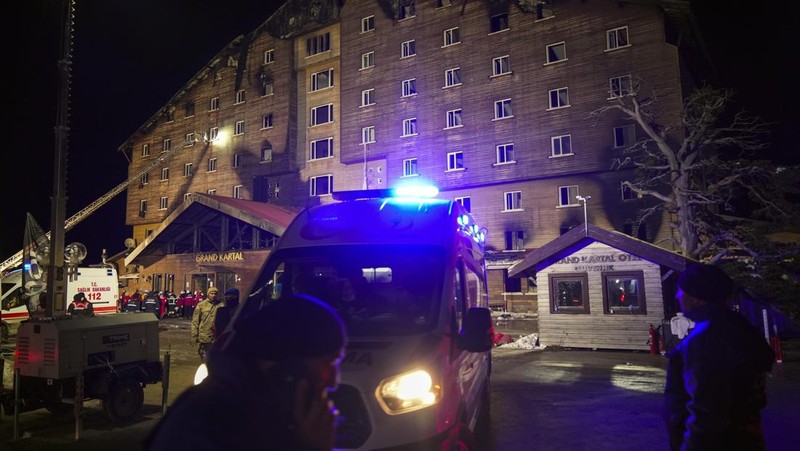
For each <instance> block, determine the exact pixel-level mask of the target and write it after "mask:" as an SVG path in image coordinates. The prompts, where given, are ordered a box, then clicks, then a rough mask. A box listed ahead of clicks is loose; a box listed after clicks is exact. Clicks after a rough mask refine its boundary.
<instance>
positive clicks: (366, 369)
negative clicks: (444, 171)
mask: <svg viewBox="0 0 800 451" xmlns="http://www.w3.org/2000/svg"><path fill="white" fill-rule="evenodd" d="M437 194H438V190H436V189H435V188H428V187H412V188H407V189H398V190H366V191H347V192H336V193H334V194H333V198H334V199H335V200H337V201H338V202H333V203H330V204H326V205H317V206H313V207H310V208H307V209H305V210H304V211H302V212H301V213H299V214H298V215H297V216H296V217H295V219H294V220H293V222H292V223H291V224H290V225H289V226H288V227H287V229H286V231H285V233H284V234H283V235H282V236H281V238H280V239H279V241H278V243H277V244H276V247H275V248H274V250H273V251H272V252H271V253H270V256H269V258H268V259H267V261H266V262H265V265H264V268H263V269H262V272H261V273H260V275H259V278H258V279H257V280H256V283H255V288H254V289H253V293H252V294H251V295H250V296H249V297H248V298H247V299H246V300H245V302H244V303H243V305H242V308H241V309H240V311H239V312H238V315H237V318H235V319H234V325H233V329H232V330H230V331H229V332H230V333H232V334H235V322H236V320H238V319H239V318H242V317H244V316H247V314H248V313H250V312H253V311H255V310H257V309H258V308H260V307H261V306H263V305H266V304H267V303H269V302H270V301H272V300H275V299H279V298H281V297H284V296H287V295H288V294H291V293H292V292H293V291H296V292H301V293H307V294H310V295H312V296H315V297H317V298H319V299H321V300H323V301H324V302H326V303H328V304H329V305H331V306H332V307H333V308H334V309H336V310H337V311H339V312H340V314H341V315H342V317H343V318H344V320H345V323H346V325H347V330H348V335H349V343H348V348H347V352H346V356H345V358H344V360H343V361H342V364H341V383H340V385H339V387H338V389H337V390H336V391H335V392H334V393H332V395H331V398H332V399H333V400H334V402H335V404H336V407H337V409H338V410H339V412H340V415H339V417H338V418H337V423H336V446H335V448H336V449H372V450H374V449H384V448H391V449H395V447H397V449H401V448H402V449H406V448H409V449H467V450H469V449H485V445H483V446H481V445H480V444H479V443H482V440H483V439H484V438H485V437H484V436H485V435H486V434H485V432H486V430H487V428H488V419H489V418H488V417H489V398H490V396H489V379H490V373H491V348H492V330H491V324H492V323H491V316H490V312H489V308H488V307H489V306H488V291H487V283H486V268H485V263H484V242H485V238H486V230H485V229H483V228H481V227H479V226H478V225H477V224H476V223H475V221H474V219H473V217H472V216H471V215H470V213H469V212H467V211H466V210H465V209H464V207H463V206H462V205H461V204H460V203H458V202H456V201H453V200H444V199H439V198H436V196H437ZM222 352H224V351H222Z"/></svg>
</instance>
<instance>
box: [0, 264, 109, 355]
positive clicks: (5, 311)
mask: <svg viewBox="0 0 800 451" xmlns="http://www.w3.org/2000/svg"><path fill="white" fill-rule="evenodd" d="M22 271H23V270H22V269H17V270H14V271H11V272H9V273H8V274H7V275H6V276H5V277H3V278H2V280H0V283H2V289H0V303H1V304H2V315H1V316H2V333H3V339H4V340H5V339H6V338H8V335H9V334H10V333H13V332H14V331H15V330H16V328H17V327H18V326H19V323H20V322H22V321H24V320H26V319H28V318H29V317H30V312H29V308H30V309H34V308H35V306H36V305H38V298H39V296H45V295H46V293H45V292H43V291H42V292H40V293H36V294H33V295H31V294H28V293H26V292H25V290H24V288H23V286H22ZM79 292H83V293H85V294H86V299H88V300H89V301H90V302H91V303H92V307H93V309H94V313H95V315H103V314H108V313H116V312H117V301H118V300H119V278H118V277H117V270H116V269H114V268H75V273H74V274H73V275H72V276H70V277H68V278H67V284H66V297H65V299H66V300H67V306H68V305H69V303H70V302H72V297H73V296H74V295H75V294H77V293H79ZM29 306H30V307H29Z"/></svg>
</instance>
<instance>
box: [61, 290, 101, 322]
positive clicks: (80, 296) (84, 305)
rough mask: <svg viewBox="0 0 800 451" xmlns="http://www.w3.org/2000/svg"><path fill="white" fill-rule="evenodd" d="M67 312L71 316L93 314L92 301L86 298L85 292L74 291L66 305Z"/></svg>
mask: <svg viewBox="0 0 800 451" xmlns="http://www.w3.org/2000/svg"><path fill="white" fill-rule="evenodd" d="M67 313H68V314H69V315H71V316H94V307H93V306H92V303H91V302H89V300H88V299H86V294H84V293H83V292H81V293H76V294H75V296H73V297H72V302H71V303H70V304H69V307H67Z"/></svg>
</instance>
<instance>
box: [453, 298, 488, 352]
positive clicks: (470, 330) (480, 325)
mask: <svg viewBox="0 0 800 451" xmlns="http://www.w3.org/2000/svg"><path fill="white" fill-rule="evenodd" d="M493 343H494V337H493V331H492V313H491V312H490V311H489V309H488V308H483V307H472V308H470V309H469V310H468V311H467V316H466V317H465V318H464V326H463V328H462V329H461V335H460V336H459V344H460V346H461V348H462V349H465V350H466V351H468V352H485V351H488V350H490V349H492V345H493Z"/></svg>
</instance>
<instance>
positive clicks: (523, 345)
mask: <svg viewBox="0 0 800 451" xmlns="http://www.w3.org/2000/svg"><path fill="white" fill-rule="evenodd" d="M538 340H539V334H530V335H525V336H522V337H519V338H517V339H516V340H514V341H512V342H510V343H506V344H502V345H500V346H498V348H506V349H535V350H538V351H541V350H542V349H544V348H545V347H546V346H536V342H537V341H538Z"/></svg>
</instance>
